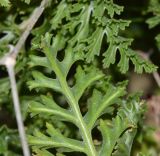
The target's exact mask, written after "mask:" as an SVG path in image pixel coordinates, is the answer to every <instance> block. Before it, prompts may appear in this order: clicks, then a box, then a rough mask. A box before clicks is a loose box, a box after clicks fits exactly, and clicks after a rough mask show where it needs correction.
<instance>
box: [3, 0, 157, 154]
mask: <svg viewBox="0 0 160 156" xmlns="http://www.w3.org/2000/svg"><path fill="white" fill-rule="evenodd" d="M0 4H1V8H0V14H1V16H0V18H1V22H0V56H3V55H4V54H5V53H6V52H7V51H8V45H9V44H14V45H15V44H16V42H17V40H18V39H19V37H20V35H21V33H22V32H23V31H24V30H25V28H26V25H27V19H28V17H29V15H30V14H31V13H32V12H33V10H34V8H35V7H36V6H38V5H39V1H32V2H30V1H19V0H17V1H8V0H2V1H1V2H0ZM122 6H124V11H123V7H122ZM159 6H160V3H159V1H158V0H153V1H152V0H151V1H148V2H147V3H146V1H144V2H143V1H140V2H139V1H134V2H132V1H131V2H130V1H127V2H125V1H124V2H119V1H114V3H113V1H109V0H105V1H101V0H97V1H94V2H92V1H91V2H90V1H85V0H82V1H79V2H77V1H75V2H72V1H69V0H67V1H52V2H51V3H50V5H49V7H48V8H47V9H46V10H45V12H44V13H43V16H42V17H41V18H40V19H39V21H38V22H37V23H36V26H35V27H34V29H33V30H32V33H31V34H30V36H29V38H28V39H27V41H26V43H25V45H24V47H23V49H22V50H21V53H20V54H19V56H18V60H17V64H16V70H15V71H16V76H17V85H18V90H19V94H20V101H21V108H22V113H23V117H24V121H25V125H26V131H27V134H29V142H30V145H32V151H33V152H34V153H35V155H46V156H48V155H53V154H55V155H59V156H60V155H63V154H65V155H76V154H77V155H83V154H82V153H85V154H88V155H91V154H90V152H89V150H88V148H89V147H88V146H87V144H86V142H87V140H86V138H85V134H84V131H83V128H82V124H83V125H86V129H87V133H88V136H89V137H91V136H90V133H91V134H92V137H93V144H94V146H95V147H96V151H98V152H97V153H98V155H100V156H103V155H106V153H107V154H108V155H111V154H112V155H136V154H137V153H138V154H139V155H147V154H148V155H157V153H159V147H158V145H156V143H157V142H156V141H155V140H154V139H153V137H148V136H149V135H150V134H151V133H152V135H151V136H153V135H154V133H153V132H154V131H153V130H152V129H151V128H149V127H148V125H147V123H146V126H144V121H143V117H142V116H143V114H144V109H145V108H144V105H145V104H144V102H143V101H141V100H139V96H141V95H137V94H135V93H134V94H133V95H128V94H129V93H128V92H129V90H127V82H126V81H123V82H122V80H127V79H128V78H130V77H132V74H131V72H132V71H133V70H134V71H135V72H137V73H142V72H143V71H144V72H147V73H151V72H153V71H155V69H156V66H154V65H153V64H151V63H149V62H148V61H145V60H143V59H142V58H141V57H140V56H139V54H138V53H137V52H136V50H141V51H145V52H146V53H147V51H149V50H150V49H152V51H153V54H152V57H151V59H152V61H153V62H154V63H155V64H156V65H157V66H158V65H159V64H158V59H155V58H158V57H159V53H158V51H159V35H157V34H158V30H159V29H158V24H159V23H160V21H159V10H160V9H158V7H159ZM128 19H129V20H130V21H131V22H132V23H131V24H130V21H128ZM147 23H148V24H149V26H148V25H147ZM129 24H130V26H129ZM126 27H127V28H126ZM149 28H153V29H151V30H150V29H149ZM154 37H155V38H156V41H154ZM130 38H131V39H130ZM133 39H134V40H133ZM132 42H133V43H132ZM129 66H130V68H129ZM128 70H129V72H127V71H128ZM137 81H138V79H137ZM0 86H1V88H0V108H1V110H0V111H1V115H0V123H1V128H0V140H5V141H0V154H1V155H5V156H7V155H21V148H20V144H17V142H18V141H17V140H18V133H17V130H16V123H15V117H14V111H13V107H12V99H11V95H10V85H9V81H8V78H7V73H6V70H5V68H3V67H1V79H0ZM137 87H138V86H137ZM154 90H156V89H154ZM144 92H145V91H144ZM156 92H157V93H155V92H154V91H152V92H149V93H144V94H143V97H145V98H146V97H147V96H148V95H151V96H152V95H153V94H158V92H159V90H158V89H157V90H156ZM79 108H80V111H81V112H80V111H79V112H78V113H79V114H77V113H76V111H78V110H79ZM146 110H147V109H146ZM81 113H82V117H80V115H81ZM76 115H77V117H76V119H77V120H76V119H75V116H76ZM6 119H7V120H6ZM78 120H79V121H78ZM152 127H153V126H152ZM156 128H157V127H156ZM137 132H138V133H137ZM113 133H114V134H115V135H113ZM134 138H135V140H134V142H133V139H134ZM62 140H63V142H62ZM107 140H110V141H107ZM132 143H133V148H132ZM54 147H56V148H54ZM76 151H77V152H76ZM68 152H69V153H68ZM79 152H81V153H79Z"/></svg>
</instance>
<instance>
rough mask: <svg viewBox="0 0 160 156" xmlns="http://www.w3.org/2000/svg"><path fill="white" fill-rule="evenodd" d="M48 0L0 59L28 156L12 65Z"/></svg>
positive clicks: (24, 148) (26, 155)
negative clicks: (6, 74)
mask: <svg viewBox="0 0 160 156" xmlns="http://www.w3.org/2000/svg"><path fill="white" fill-rule="evenodd" d="M48 2H49V0H42V2H41V4H40V6H39V7H37V8H36V9H35V10H34V12H33V13H32V15H31V17H30V18H29V20H28V25H27V27H26V30H25V31H24V32H23V33H22V35H21V37H20V39H19V41H18V42H17V44H16V45H15V47H14V46H13V45H10V46H9V47H10V51H9V52H8V53H7V54H6V55H5V56H4V57H2V58H1V59H0V65H4V66H6V67H7V71H8V75H9V79H10V84H11V91H12V98H13V104H14V109H15V115H16V120H17V125H18V131H19V135H20V140H21V144H22V149H23V154H24V156H30V152H29V147H28V144H27V141H26V135H25V130H24V124H23V120H22V115H21V111H20V102H19V96H18V92H17V86H16V79H15V72H14V66H15V64H16V57H17V55H18V53H19V51H20V50H21V48H22V46H23V45H24V43H25V41H26V39H27V37H28V36H29V34H30V32H31V30H32V29H33V27H34V25H35V23H36V22H37V20H38V19H39V17H40V16H41V14H42V13H43V11H44V9H45V7H46V5H47V3H48Z"/></svg>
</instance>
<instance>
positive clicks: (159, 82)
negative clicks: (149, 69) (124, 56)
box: [138, 50, 160, 87]
mask: <svg viewBox="0 0 160 156" xmlns="http://www.w3.org/2000/svg"><path fill="white" fill-rule="evenodd" d="M138 52H139V54H140V56H141V57H142V58H144V59H145V60H148V61H150V62H151V63H152V61H151V60H150V55H151V54H152V50H150V51H149V52H148V53H144V52H143V51H140V50H138ZM152 75H153V77H154V79H155V81H156V83H157V85H158V87H160V76H159V74H158V72H157V71H156V72H154V73H153V74H152Z"/></svg>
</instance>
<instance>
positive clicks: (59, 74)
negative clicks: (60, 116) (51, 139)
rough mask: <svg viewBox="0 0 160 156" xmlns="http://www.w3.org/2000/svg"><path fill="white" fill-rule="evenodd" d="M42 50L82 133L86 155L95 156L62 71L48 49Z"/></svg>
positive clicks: (78, 109)
mask: <svg viewBox="0 0 160 156" xmlns="http://www.w3.org/2000/svg"><path fill="white" fill-rule="evenodd" d="M44 49H45V52H46V56H47V58H48V59H49V62H50V64H51V67H52V69H53V71H54V72H55V73H56V75H57V78H58V80H59V82H60V85H61V87H62V89H63V93H64V95H65V96H66V98H67V100H68V102H69V104H70V106H71V108H72V110H73V112H74V114H75V115H76V118H77V125H78V126H79V129H80V131H81V133H82V138H83V140H84V142H85V144H86V147H87V155H88V156H96V155H97V154H96V150H95V147H94V145H93V141H92V137H91V132H90V131H89V130H88V128H87V125H86V123H85V122H84V120H83V117H82V114H81V112H80V108H79V105H78V103H77V101H76V99H75V97H74V96H73V93H72V92H71V90H70V87H69V86H68V84H67V82H66V79H65V77H64V76H63V73H62V71H61V70H60V68H59V67H58V65H57V63H56V59H55V58H54V56H53V55H52V53H51V52H50V50H49V49H48V48H44Z"/></svg>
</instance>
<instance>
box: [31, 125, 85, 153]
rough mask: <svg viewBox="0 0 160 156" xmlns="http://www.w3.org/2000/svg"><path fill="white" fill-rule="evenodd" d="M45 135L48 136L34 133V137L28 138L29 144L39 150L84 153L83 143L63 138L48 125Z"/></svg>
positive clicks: (37, 132)
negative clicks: (64, 149)
mask: <svg viewBox="0 0 160 156" xmlns="http://www.w3.org/2000/svg"><path fill="white" fill-rule="evenodd" d="M47 133H48V135H49V136H46V135H44V134H42V133H41V132H39V131H36V132H35V136H29V143H30V144H31V145H34V146H35V145H36V146H38V147H39V148H44V147H45V148H51V147H64V148H68V149H70V150H71V151H72V150H73V151H80V152H84V153H85V152H86V149H85V147H84V144H83V142H81V141H77V140H74V139H70V138H66V137H64V136H63V135H62V134H61V133H60V132H59V131H58V130H56V129H55V128H54V127H53V126H52V125H51V124H49V123H47Z"/></svg>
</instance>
